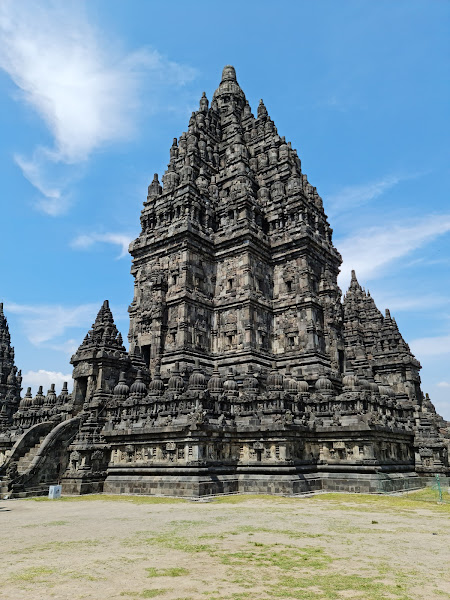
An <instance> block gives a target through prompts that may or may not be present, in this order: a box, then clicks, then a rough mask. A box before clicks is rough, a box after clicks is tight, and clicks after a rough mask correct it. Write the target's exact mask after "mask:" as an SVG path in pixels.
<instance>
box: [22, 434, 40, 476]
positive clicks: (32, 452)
mask: <svg viewBox="0 0 450 600" xmlns="http://www.w3.org/2000/svg"><path fill="white" fill-rule="evenodd" d="M44 439H45V436H42V437H41V438H39V441H38V442H37V443H36V444H35V445H34V446H32V447H31V448H30V449H29V450H28V452H27V453H26V454H24V455H23V456H21V457H20V459H19V462H18V464H17V470H18V472H19V474H20V475H22V474H23V473H25V472H26V471H27V470H28V469H29V467H30V465H31V463H32V462H33V458H34V457H35V456H36V454H37V452H38V450H39V446H40V445H41V444H42V442H43V441H44Z"/></svg>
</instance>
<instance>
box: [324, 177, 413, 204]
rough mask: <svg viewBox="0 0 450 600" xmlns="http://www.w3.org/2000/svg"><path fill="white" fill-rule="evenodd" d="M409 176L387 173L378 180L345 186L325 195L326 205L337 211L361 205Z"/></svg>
mask: <svg viewBox="0 0 450 600" xmlns="http://www.w3.org/2000/svg"><path fill="white" fill-rule="evenodd" d="M409 178H410V176H400V175H387V176H385V177H383V178H382V179H379V180H378V181H370V182H368V183H363V184H360V185H348V186H345V187H343V188H342V189H341V190H340V191H339V192H337V193H336V194H330V195H329V196H328V197H327V200H326V203H327V207H329V208H330V212H332V213H337V212H343V211H345V210H349V209H351V208H354V207H355V206H361V205H362V204H366V203H367V202H370V201H371V200H374V199H375V198H378V197H379V196H381V194H383V193H384V192H385V191H387V190H388V189H390V188H392V187H394V186H395V185H397V183H399V182H400V181H402V180H405V179H409Z"/></svg>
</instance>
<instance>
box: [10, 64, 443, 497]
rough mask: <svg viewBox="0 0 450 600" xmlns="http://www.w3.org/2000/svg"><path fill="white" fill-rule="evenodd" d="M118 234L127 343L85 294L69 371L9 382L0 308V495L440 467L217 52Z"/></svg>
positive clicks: (407, 387) (324, 238)
mask: <svg viewBox="0 0 450 600" xmlns="http://www.w3.org/2000/svg"><path fill="white" fill-rule="evenodd" d="M141 227H142V230H141V233H140V235H139V237H138V238H137V239H136V240H135V241H134V242H133V243H132V244H131V245H130V253H131V255H132V258H133V261H132V269H131V272H132V275H133V277H134V296H133V300H132V302H131V304H130V307H129V313H130V330H129V334H128V341H129V344H130V346H129V351H127V350H126V348H125V346H124V344H123V340H122V336H121V334H120V333H119V332H118V330H117V328H116V326H115V324H114V319H113V315H112V314H111V310H110V308H109V305H108V302H107V301H105V302H104V304H103V306H102V307H101V308H100V311H99V313H98V315H97V318H96V320H95V323H94V324H93V325H92V329H91V330H90V331H88V333H87V334H86V337H85V338H84V340H83V341H82V343H81V345H80V347H79V348H78V350H77V352H76V353H75V354H74V356H73V357H72V359H71V362H72V365H73V379H74V388H73V392H72V393H70V394H69V393H68V390H67V386H64V388H63V389H62V391H61V392H60V393H59V394H57V393H56V391H55V389H54V386H51V389H50V390H48V392H47V393H46V394H44V392H43V390H42V388H39V390H38V392H37V394H36V395H35V396H34V397H32V394H31V390H30V388H28V390H27V392H26V393H25V395H24V396H23V397H21V396H20V393H21V375H20V371H19V372H17V368H16V366H15V364H14V351H13V349H12V347H11V341H10V335H9V332H8V326H7V323H6V318H5V316H4V314H3V309H0V407H1V409H0V464H1V467H0V477H1V481H0V485H1V491H2V493H3V494H6V495H9V496H12V497H20V496H24V495H31V494H39V493H45V492H46V491H47V490H48V485H49V484H55V483H58V482H59V483H61V484H62V486H63V493H64V492H65V493H70V494H83V493H89V492H102V491H103V492H109V493H135V494H166V495H180V496H191V497H195V496H202V495H212V494H219V493H234V492H253V493H259V492H264V493H279V494H298V493H304V492H308V491H314V490H345V491H354V492H388V491H395V490H401V489H406V488H411V487H419V486H422V485H426V483H427V481H428V482H430V481H431V480H432V478H433V476H434V475H435V474H440V476H441V477H446V476H448V475H450V467H449V462H448V449H449V445H450V423H448V422H446V421H444V420H443V419H442V418H441V417H440V416H439V415H438V414H436V411H435V409H434V407H433V404H432V403H431V401H430V400H429V398H428V396H426V397H424V395H423V393H422V391H421V388H420V377H419V370H420V364H419V362H418V361H417V360H416V359H415V358H414V356H413V355H412V354H411V352H410V350H409V347H408V345H407V344H406V342H405V341H404V339H403V338H402V336H401V334H400V332H399V330H398V327H397V324H396V322H395V320H394V319H393V318H392V317H391V316H390V314H389V311H386V314H385V315H383V314H381V312H380V311H379V310H378V309H377V307H376V305H375V302H374V300H373V299H372V298H371V296H370V294H369V293H366V292H365V291H364V289H363V288H362V287H361V286H360V284H359V283H358V281H357V279H356V275H355V273H354V272H353V274H352V278H351V282H350V287H349V289H348V291H347V293H346V294H345V296H344V299H343V300H342V295H341V290H340V289H339V287H338V285H337V276H338V273H339V268H340V265H341V262H342V260H341V256H340V254H339V252H338V250H337V249H336V248H335V247H334V246H333V242H332V233H333V232H332V229H331V227H330V225H329V223H328V221H327V216H326V214H325V212H324V209H323V205H322V199H321V197H320V196H319V194H318V192H317V190H316V188H315V187H313V185H311V184H310V183H309V181H308V179H307V176H306V175H305V174H304V173H303V172H302V169H301V163H300V159H299V157H298V156H297V153H296V151H295V150H294V149H293V148H292V147H291V144H290V143H289V142H286V140H285V138H284V137H281V136H280V135H279V134H278V132H277V129H276V127H275V124H274V122H273V121H272V120H271V118H270V117H269V115H268V112H267V109H266V107H265V105H264V103H263V102H262V101H261V102H260V104H259V106H258V109H257V115H256V117H255V116H254V115H253V114H252V111H251V108H250V106H249V104H248V102H247V100H246V98H245V95H244V92H243V91H242V89H241V88H240V86H239V84H238V82H237V79H236V73H235V70H234V68H233V67H231V66H227V67H225V68H224V70H223V75H222V81H221V82H220V85H219V87H218V88H217V90H216V91H215V93H214V96H213V98H212V101H211V104H210V103H209V101H208V99H207V97H206V95H205V94H203V96H202V98H201V99H200V107H199V110H198V111H197V112H194V113H192V116H191V118H190V121H189V126H188V131H187V132H185V133H182V135H181V136H180V138H179V139H176V138H175V139H174V140H173V144H172V147H171V148H170V162H169V165H168V168H167V171H166V172H165V174H164V175H163V177H162V181H161V182H160V181H159V179H158V176H157V175H155V176H154V179H153V181H152V182H151V183H150V186H149V188H148V196H147V199H146V201H145V202H144V208H143V210H142V214H141Z"/></svg>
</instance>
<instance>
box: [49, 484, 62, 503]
mask: <svg viewBox="0 0 450 600" xmlns="http://www.w3.org/2000/svg"><path fill="white" fill-rule="evenodd" d="M48 497H49V498H50V499H51V500H56V498H61V486H60V485H51V486H50V487H49V488H48Z"/></svg>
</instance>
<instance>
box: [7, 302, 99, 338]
mask: <svg viewBox="0 0 450 600" xmlns="http://www.w3.org/2000/svg"><path fill="white" fill-rule="evenodd" d="M99 308H100V305H99V304H81V305H79V306H71V307H67V306H60V305H53V304H50V305H41V306H30V305H26V304H15V303H7V304H6V309H7V310H8V311H9V312H11V313H14V314H17V315H19V316H20V317H21V324H22V326H23V328H24V331H25V335H26V336H27V338H28V339H29V341H30V342H31V343H32V344H33V345H35V346H40V345H42V344H45V343H46V342H50V341H51V340H54V339H55V338H58V337H59V336H62V335H64V333H65V332H66V331H67V330H68V329H70V328H72V327H77V328H83V329H86V330H87V329H88V328H89V327H90V326H91V324H92V322H93V320H94V319H95V315H96V313H97V312H98V310H99Z"/></svg>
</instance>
